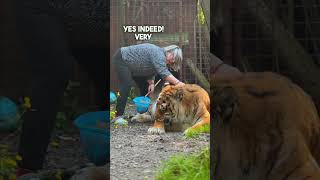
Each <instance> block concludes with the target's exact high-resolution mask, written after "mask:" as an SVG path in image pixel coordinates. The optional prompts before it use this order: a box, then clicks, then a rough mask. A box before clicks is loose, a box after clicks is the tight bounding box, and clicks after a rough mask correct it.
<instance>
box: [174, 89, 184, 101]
mask: <svg viewBox="0 0 320 180" xmlns="http://www.w3.org/2000/svg"><path fill="white" fill-rule="evenodd" d="M183 94H184V91H183V89H178V90H177V92H176V94H175V96H174V98H175V99H176V100H178V101H181V100H182V98H183Z"/></svg>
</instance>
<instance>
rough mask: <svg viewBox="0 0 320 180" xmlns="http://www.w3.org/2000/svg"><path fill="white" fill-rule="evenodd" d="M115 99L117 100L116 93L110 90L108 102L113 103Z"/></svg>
mask: <svg viewBox="0 0 320 180" xmlns="http://www.w3.org/2000/svg"><path fill="white" fill-rule="evenodd" d="M116 101H117V95H116V94H115V93H114V92H112V91H110V103H114V102H116Z"/></svg>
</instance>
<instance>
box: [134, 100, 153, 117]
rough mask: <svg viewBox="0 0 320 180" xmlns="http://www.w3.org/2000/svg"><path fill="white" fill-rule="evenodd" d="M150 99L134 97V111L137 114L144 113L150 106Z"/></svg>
mask: <svg viewBox="0 0 320 180" xmlns="http://www.w3.org/2000/svg"><path fill="white" fill-rule="evenodd" d="M150 101H151V100H150V99H149V98H148V97H145V96H140V97H136V98H134V99H133V102H134V104H135V105H136V109H137V111H138V112H139V113H145V112H147V110H148V107H149V105H150Z"/></svg>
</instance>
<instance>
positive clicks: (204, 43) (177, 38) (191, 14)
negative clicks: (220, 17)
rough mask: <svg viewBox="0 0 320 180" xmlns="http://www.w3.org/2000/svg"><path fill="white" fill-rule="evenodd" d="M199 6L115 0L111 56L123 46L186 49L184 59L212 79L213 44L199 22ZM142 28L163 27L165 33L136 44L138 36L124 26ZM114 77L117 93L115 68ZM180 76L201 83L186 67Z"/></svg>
mask: <svg viewBox="0 0 320 180" xmlns="http://www.w3.org/2000/svg"><path fill="white" fill-rule="evenodd" d="M197 5H198V2H197V1H196V0H148V1H147V0H111V19H110V20H111V36H110V37H111V44H110V48H111V49H110V52H111V53H110V54H111V56H112V54H114V53H115V52H116V50H117V49H118V48H120V47H122V46H128V45H133V44H140V43H145V42H148V43H152V44H156V45H158V46H167V45H171V44H176V45H178V46H179V47H181V48H182V52H183V58H184V59H191V60H192V61H193V63H194V64H196V65H197V68H199V70H200V71H202V73H203V74H204V75H205V76H208V74H209V62H208V57H209V56H208V52H209V48H210V47H209V45H210V44H209V38H208V35H207V34H208V33H206V32H207V31H206V29H205V28H206V26H205V25H204V24H203V23H201V21H200V20H199V8H198V6H197ZM206 18H209V17H206ZM140 25H141V26H144V25H148V26H150V25H154V26H163V27H164V31H163V32H159V33H152V36H151V39H150V40H145V41H139V40H136V39H135V33H127V32H124V29H123V26H140ZM110 58H111V57H110ZM111 73H112V74H111V88H113V89H114V88H117V87H116V86H117V80H116V76H115V75H114V74H115V73H114V72H113V67H111ZM180 75H181V79H182V80H183V81H186V82H188V83H198V81H197V79H196V78H195V76H194V75H193V74H192V72H191V71H190V69H189V67H188V66H187V65H186V63H183V66H182V70H181V72H180Z"/></svg>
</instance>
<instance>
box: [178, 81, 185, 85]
mask: <svg viewBox="0 0 320 180" xmlns="http://www.w3.org/2000/svg"><path fill="white" fill-rule="evenodd" d="M184 85H186V84H185V83H183V82H181V81H180V82H179V83H178V84H176V86H184Z"/></svg>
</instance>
